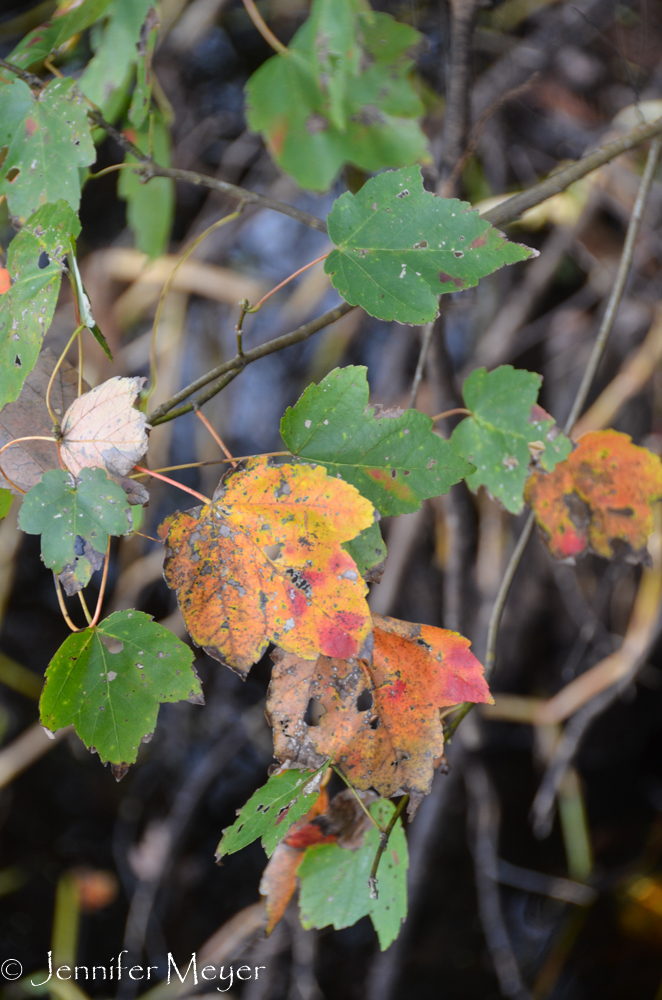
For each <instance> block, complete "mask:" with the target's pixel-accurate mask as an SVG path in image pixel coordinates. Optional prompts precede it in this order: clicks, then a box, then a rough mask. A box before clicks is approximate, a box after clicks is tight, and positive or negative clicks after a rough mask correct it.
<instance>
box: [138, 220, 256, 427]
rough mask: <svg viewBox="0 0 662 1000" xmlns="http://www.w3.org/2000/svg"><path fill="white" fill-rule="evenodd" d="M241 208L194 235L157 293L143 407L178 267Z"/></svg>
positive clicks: (154, 377)
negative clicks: (162, 317) (162, 316)
mask: <svg viewBox="0 0 662 1000" xmlns="http://www.w3.org/2000/svg"><path fill="white" fill-rule="evenodd" d="M243 209H244V203H243V202H242V203H241V204H240V205H239V208H238V209H237V210H236V211H235V212H231V213H230V215H225V216H223V218H222V219H217V220H216V222H213V223H212V224H211V226H208V227H207V229H205V231H204V232H202V233H200V235H199V236H198V237H196V239H194V240H193V242H192V243H191V244H189V246H187V248H186V249H185V250H184V252H183V253H181V254H180V256H179V258H178V260H177V263H176V264H175V266H174V267H173V269H172V271H171V272H170V274H169V275H168V279H167V281H166V283H165V285H164V286H163V288H162V289H161V294H160V295H159V301H158V303H157V306H156V312H155V313H154V322H153V323H152V339H151V341H150V348H149V374H150V385H149V389H148V390H147V392H146V393H145V394H144V396H143V399H142V403H143V406H144V407H145V408H147V403H148V402H149V400H150V398H151V396H152V395H153V393H154V390H155V389H156V386H157V371H156V335H157V333H158V329H159V324H160V322H161V314H162V312H163V307H164V305H165V301H166V298H167V297H168V293H169V291H170V289H171V288H172V284H173V282H174V280H175V277H176V275H177V272H178V271H179V268H180V267H181V266H182V264H183V263H184V262H185V261H186V260H188V258H189V257H190V256H191V254H192V253H193V251H194V250H195V249H196V247H198V246H200V244H201V243H202V241H203V240H204V239H206V238H207V236H209V234H210V233H213V232H214V230H216V229H220V228H221V226H225V225H226V224H227V223H228V222H234V220H235V219H238V218H239V216H240V215H241V213H242V211H243Z"/></svg>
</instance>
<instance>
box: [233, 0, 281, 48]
mask: <svg viewBox="0 0 662 1000" xmlns="http://www.w3.org/2000/svg"><path fill="white" fill-rule="evenodd" d="M243 2H244V7H245V8H246V13H247V14H248V16H249V17H250V19H251V21H252V22H253V24H254V25H255V27H256V28H257V30H258V31H259V32H260V34H261V35H262V37H263V38H264V40H265V42H267V44H269V45H270V46H271V48H272V49H274V51H275V52H279V53H280V54H281V55H283V54H285V53H287V46H286V45H283V43H282V42H280V41H279V40H278V39H277V38H276V36H275V35H274V33H273V31H272V30H271V28H269V27H268V26H267V25H266V24H265V23H264V21H263V20H262V15H261V14H260V12H259V10H258V9H257V7H256V6H255V3H254V0H243Z"/></svg>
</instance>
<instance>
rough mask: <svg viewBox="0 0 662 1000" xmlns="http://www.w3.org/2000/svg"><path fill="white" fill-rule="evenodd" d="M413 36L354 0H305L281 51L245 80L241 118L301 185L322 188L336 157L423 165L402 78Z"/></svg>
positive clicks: (418, 112)
mask: <svg viewBox="0 0 662 1000" xmlns="http://www.w3.org/2000/svg"><path fill="white" fill-rule="evenodd" d="M420 38H421V36H420V34H419V33H418V32H417V31H415V30H414V29H413V28H411V27H409V26H408V25H405V24H399V23H398V22H397V21H394V20H393V18H392V17H390V15H388V14H384V13H381V12H378V11H372V10H370V8H369V7H368V5H367V4H365V5H361V4H360V3H357V2H355V0H350V2H348V0H313V4H312V7H311V12H310V17H309V18H308V20H307V21H306V22H305V24H304V25H303V26H302V27H301V28H300V29H299V31H298V32H297V33H296V35H295V36H294V38H293V39H292V42H291V43H290V47H289V49H288V50H287V52H285V53H279V54H278V55H275V56H272V57H271V59H268V60H267V61H266V62H265V63H263V65H262V66H261V67H260V68H259V69H258V70H257V72H255V73H254V74H253V76H252V77H251V78H250V80H249V81H248V86H247V88H246V97H247V104H248V122H249V125H250V127H251V128H252V129H254V130H255V131H256V132H261V133H262V135H263V137H264V139H265V142H266V144H267V146H268V147H269V151H270V153H271V155H272V156H273V157H274V159H275V160H276V162H277V163H278V165H279V166H280V167H282V169H283V170H286V171H287V172H288V173H290V174H292V176H293V177H295V178H296V180H297V181H298V183H299V184H300V185H301V186H302V187H306V188H311V189H313V190H315V191H324V190H326V189H328V188H329V187H330V186H331V184H332V183H333V180H334V178H335V177H336V176H337V174H338V172H339V171H340V169H341V167H342V166H343V164H344V163H353V164H354V165H355V166H357V167H359V168H360V169H362V170H368V171H374V170H381V169H382V167H385V166H391V167H398V166H402V165H403V164H407V163H424V162H429V160H430V157H429V153H428V149H427V140H426V138H425V135H424V133H423V132H422V131H421V128H420V125H419V123H418V119H419V118H420V117H421V116H422V115H423V113H424V106H423V103H422V101H421V99H420V97H419V96H418V94H417V93H416V89H415V87H414V86H413V84H412V81H411V78H410V71H411V68H412V66H413V62H412V60H411V58H410V50H411V49H412V48H413V46H415V45H416V44H417V42H418V41H419V40H420Z"/></svg>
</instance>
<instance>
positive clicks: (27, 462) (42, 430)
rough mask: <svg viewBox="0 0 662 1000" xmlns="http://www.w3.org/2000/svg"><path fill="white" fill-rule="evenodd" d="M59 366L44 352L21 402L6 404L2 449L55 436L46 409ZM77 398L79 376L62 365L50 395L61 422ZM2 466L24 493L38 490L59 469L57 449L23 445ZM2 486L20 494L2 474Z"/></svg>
mask: <svg viewBox="0 0 662 1000" xmlns="http://www.w3.org/2000/svg"><path fill="white" fill-rule="evenodd" d="M56 362H57V355H55V354H54V353H53V351H51V350H48V349H46V350H44V351H42V352H41V354H40V355H39V357H38V359H37V363H36V364H35V366H34V368H33V369H32V371H31V372H30V374H29V375H28V377H27V378H26V380H25V382H24V383H23V387H22V389H21V391H20V393H19V395H18V398H17V399H16V400H14V402H13V403H7V405H6V406H5V407H3V409H2V411H0V447H2V445H5V444H7V443H8V442H9V441H13V440H14V439H15V438H19V437H28V436H29V435H36V436H44V437H47V436H49V435H50V436H52V435H53V421H52V420H51V417H50V414H49V412H48V409H47V407H46V390H47V388H48V382H49V379H50V377H51V375H52V373H53V369H54V368H55V364H56ZM83 386H84V389H85V391H87V390H88V389H89V386H88V385H87V383H83ZM77 394H78V372H77V371H76V369H75V368H73V367H72V366H71V365H70V364H69V363H68V362H66V361H63V362H62V364H61V365H60V368H59V371H58V373H57V375H56V376H55V379H54V381H53V386H52V388H51V395H50V403H51V407H52V409H53V412H54V413H55V415H56V417H58V418H59V419H62V416H63V414H64V412H65V411H66V410H67V409H68V408H69V406H71V404H72V403H73V401H74V400H75V399H76V396H77ZM0 463H1V464H2V468H3V469H4V470H5V471H6V473H7V475H8V476H9V477H10V479H12V480H13V481H14V482H15V483H16V485H17V486H20V488H21V489H22V490H25V491H27V490H29V489H32V487H33V486H36V485H37V483H38V482H39V481H40V480H41V477H42V474H43V473H44V472H47V471H48V470H49V469H59V468H60V463H59V461H58V457H57V448H56V447H55V443H54V442H50V441H21V443H20V444H17V445H14V447H13V448H7V450H6V451H3V453H2V455H1V456H0ZM0 486H2V487H4V488H5V489H9V490H11V491H12V493H18V490H16V489H14V487H13V486H12V484H11V483H10V482H8V481H7V480H6V479H5V478H4V476H2V475H1V474H0Z"/></svg>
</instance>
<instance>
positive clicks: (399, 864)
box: [297, 799, 409, 951]
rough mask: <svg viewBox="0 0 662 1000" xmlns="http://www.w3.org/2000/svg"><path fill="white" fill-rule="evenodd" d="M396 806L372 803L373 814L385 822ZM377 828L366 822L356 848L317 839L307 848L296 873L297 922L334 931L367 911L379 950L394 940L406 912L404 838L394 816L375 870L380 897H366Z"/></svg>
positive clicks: (368, 894) (406, 863)
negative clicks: (318, 841) (386, 844)
mask: <svg viewBox="0 0 662 1000" xmlns="http://www.w3.org/2000/svg"><path fill="white" fill-rule="evenodd" d="M394 810H395V806H394V805H393V803H392V802H389V801H387V800H386V799H381V800H380V801H379V802H375V803H374V805H373V806H371V809H370V811H371V813H372V815H373V816H374V817H375V819H376V820H377V821H378V822H379V823H380V824H381V826H382V827H385V826H386V824H387V823H388V821H389V819H390V817H391V816H392V815H393V812H394ZM378 846H379V831H378V830H377V828H376V827H374V826H371V827H370V829H369V830H368V832H367V833H366V834H365V839H364V842H363V847H360V848H359V849H358V850H356V851H350V850H347V849H346V848H342V847H338V845H337V844H320V845H319V846H318V847H309V848H308V849H307V850H306V853H305V856H304V859H303V861H302V862H301V864H300V866H299V869H298V871H297V875H298V877H299V881H300V884H301V889H300V892H299V906H300V909H301V923H302V925H303V926H304V927H305V928H306V929H308V928H310V927H326V926H327V925H329V924H332V925H333V927H335V929H336V930H340V929H341V928H342V927H351V926H352V925H353V924H355V923H356V922H357V920H360V919H361V917H365V916H366V915H367V914H370V919H371V920H372V923H373V925H374V928H375V930H376V931H377V935H378V937H379V945H380V948H381V949H382V951H385V950H386V948H388V946H389V945H390V944H391V943H392V942H393V941H394V940H395V939H396V937H397V936H398V934H399V933H400V925H401V923H402V921H403V920H404V919H405V917H406V916H407V867H408V865H409V856H408V853H407V841H406V839H405V835H404V831H403V829H402V822H401V820H399V819H398V821H397V823H396V824H395V826H394V828H393V831H392V833H391V837H390V839H389V842H388V846H387V848H386V850H385V851H384V854H383V855H382V859H381V861H380V863H379V869H378V872H377V880H378V884H377V889H378V892H379V897H378V898H377V899H371V898H370V893H369V890H368V877H369V875H370V870H371V868H372V862H373V860H374V857H375V854H376V853H377V847H378Z"/></svg>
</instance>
